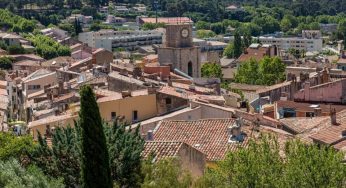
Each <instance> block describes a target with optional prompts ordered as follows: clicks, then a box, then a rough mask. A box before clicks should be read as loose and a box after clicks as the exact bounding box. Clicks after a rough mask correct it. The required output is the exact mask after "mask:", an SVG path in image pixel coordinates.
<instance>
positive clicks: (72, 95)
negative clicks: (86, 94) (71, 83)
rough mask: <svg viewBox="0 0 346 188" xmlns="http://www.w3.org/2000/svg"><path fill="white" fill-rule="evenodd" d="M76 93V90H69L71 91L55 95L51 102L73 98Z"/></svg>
mask: <svg viewBox="0 0 346 188" xmlns="http://www.w3.org/2000/svg"><path fill="white" fill-rule="evenodd" d="M76 94H77V93H76V92H71V93H68V94H65V95H62V96H59V97H56V98H54V99H53V102H61V101H64V100H66V99H69V98H73V97H75V96H76Z"/></svg>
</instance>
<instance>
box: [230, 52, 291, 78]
mask: <svg viewBox="0 0 346 188" xmlns="http://www.w3.org/2000/svg"><path fill="white" fill-rule="evenodd" d="M285 67H286V66H285V64H283V63H282V61H281V59H279V58H278V57H274V58H269V57H265V58H263V59H262V60H261V61H259V62H257V61H255V60H254V59H251V60H249V61H247V62H242V63H241V65H240V67H239V68H238V71H237V73H236V74H235V82H238V83H244V84H256V85H273V84H276V83H278V82H281V81H283V80H285V74H284V72H285Z"/></svg>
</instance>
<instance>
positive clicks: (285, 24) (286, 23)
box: [280, 18, 292, 32]
mask: <svg viewBox="0 0 346 188" xmlns="http://www.w3.org/2000/svg"><path fill="white" fill-rule="evenodd" d="M280 28H281V30H282V31H283V32H287V31H289V30H290V29H291V28H292V23H291V21H290V20H289V19H287V18H284V19H282V20H281V22H280Z"/></svg>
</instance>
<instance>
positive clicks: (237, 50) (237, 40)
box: [233, 31, 243, 58]
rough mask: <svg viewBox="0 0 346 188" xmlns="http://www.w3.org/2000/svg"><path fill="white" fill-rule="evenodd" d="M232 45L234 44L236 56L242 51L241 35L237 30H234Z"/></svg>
mask: <svg viewBox="0 0 346 188" xmlns="http://www.w3.org/2000/svg"><path fill="white" fill-rule="evenodd" d="M233 46H234V56H235V57H236V58H238V57H239V56H240V55H241V53H242V51H243V50H242V43H241V36H240V34H239V31H236V32H235V34H234V42H233Z"/></svg>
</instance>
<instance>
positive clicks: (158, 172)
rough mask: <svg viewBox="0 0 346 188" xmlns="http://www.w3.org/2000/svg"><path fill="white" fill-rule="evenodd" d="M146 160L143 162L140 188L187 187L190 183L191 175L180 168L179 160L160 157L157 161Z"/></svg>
mask: <svg viewBox="0 0 346 188" xmlns="http://www.w3.org/2000/svg"><path fill="white" fill-rule="evenodd" d="M151 161H152V160H147V161H145V162H144V163H143V174H144V175H145V178H144V182H143V184H142V186H141V187H142V188H171V187H179V188H188V187H191V185H192V177H191V175H190V174H189V173H188V172H186V171H184V170H182V169H181V168H180V161H179V160H177V159H175V158H172V159H162V160H160V161H158V162H157V163H151Z"/></svg>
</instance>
